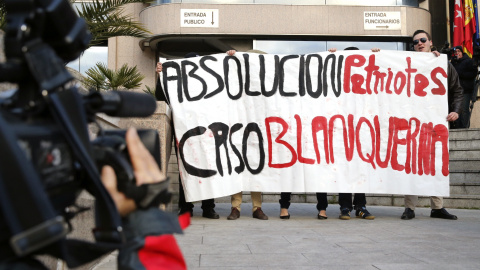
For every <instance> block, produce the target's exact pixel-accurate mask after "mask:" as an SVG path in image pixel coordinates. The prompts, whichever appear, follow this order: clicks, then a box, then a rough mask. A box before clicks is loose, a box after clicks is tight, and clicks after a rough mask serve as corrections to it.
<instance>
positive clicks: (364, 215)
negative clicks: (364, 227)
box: [355, 206, 375, 219]
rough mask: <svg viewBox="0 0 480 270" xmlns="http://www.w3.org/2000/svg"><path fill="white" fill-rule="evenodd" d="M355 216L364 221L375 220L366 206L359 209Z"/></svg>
mask: <svg viewBox="0 0 480 270" xmlns="http://www.w3.org/2000/svg"><path fill="white" fill-rule="evenodd" d="M355 216H356V217H357V218H363V219H375V216H374V215H372V214H370V212H368V210H367V208H366V207H365V206H362V207H360V208H357V210H355Z"/></svg>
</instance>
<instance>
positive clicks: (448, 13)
mask: <svg viewBox="0 0 480 270" xmlns="http://www.w3.org/2000/svg"><path fill="white" fill-rule="evenodd" d="M445 3H446V4H445V6H446V7H447V40H448V42H449V43H450V46H452V47H453V44H452V43H453V42H452V39H451V35H450V22H451V21H450V4H449V0H445Z"/></svg>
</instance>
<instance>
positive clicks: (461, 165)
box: [450, 158, 480, 170]
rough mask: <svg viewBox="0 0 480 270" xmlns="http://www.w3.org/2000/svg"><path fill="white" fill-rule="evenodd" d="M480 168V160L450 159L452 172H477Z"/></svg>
mask: <svg viewBox="0 0 480 270" xmlns="http://www.w3.org/2000/svg"><path fill="white" fill-rule="evenodd" d="M478 168H480V159H477V158H463V159H450V170H475V169H478Z"/></svg>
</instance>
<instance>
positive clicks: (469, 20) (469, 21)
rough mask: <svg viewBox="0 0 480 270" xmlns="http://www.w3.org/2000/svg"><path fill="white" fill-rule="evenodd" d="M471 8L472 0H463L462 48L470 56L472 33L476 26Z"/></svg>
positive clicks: (473, 33)
mask: <svg viewBox="0 0 480 270" xmlns="http://www.w3.org/2000/svg"><path fill="white" fill-rule="evenodd" d="M473 10H474V9H473V3H472V0H465V13H464V15H465V30H464V34H465V37H464V42H465V47H464V49H463V50H464V52H465V53H467V54H468V56H470V57H472V54H473V35H475V31H476V30H475V29H476V27H477V24H476V22H475V12H474V11H473Z"/></svg>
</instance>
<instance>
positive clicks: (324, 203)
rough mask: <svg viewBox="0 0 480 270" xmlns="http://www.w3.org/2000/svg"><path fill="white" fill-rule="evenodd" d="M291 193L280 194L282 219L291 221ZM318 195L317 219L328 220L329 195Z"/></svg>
mask: <svg viewBox="0 0 480 270" xmlns="http://www.w3.org/2000/svg"><path fill="white" fill-rule="evenodd" d="M291 195H292V193H291V192H282V193H280V200H279V201H278V202H279V203H280V218H281V219H289V218H290V214H289V213H288V208H289V207H290V197H291ZM316 195H317V210H318V214H317V218H318V219H327V218H328V217H327V212H326V210H327V207H328V200H327V193H316Z"/></svg>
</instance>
